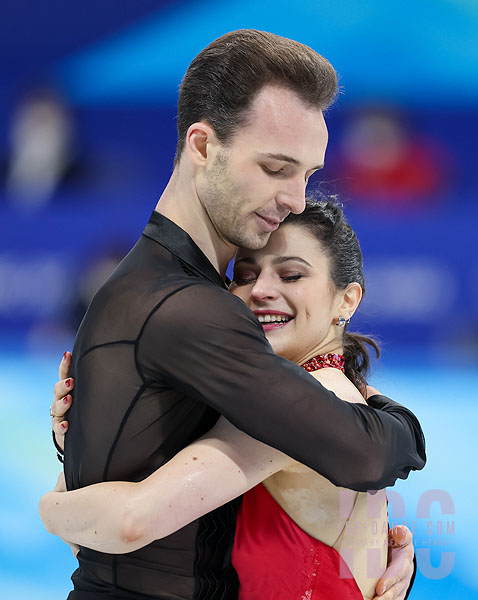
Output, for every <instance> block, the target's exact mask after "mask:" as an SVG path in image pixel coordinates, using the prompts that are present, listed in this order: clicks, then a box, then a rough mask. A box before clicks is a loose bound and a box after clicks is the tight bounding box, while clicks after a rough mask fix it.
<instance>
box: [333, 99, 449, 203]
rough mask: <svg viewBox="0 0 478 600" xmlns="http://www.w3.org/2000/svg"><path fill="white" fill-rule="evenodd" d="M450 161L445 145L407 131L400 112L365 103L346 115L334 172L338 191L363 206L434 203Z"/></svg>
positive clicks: (447, 173) (446, 181)
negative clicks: (365, 105)
mask: <svg viewBox="0 0 478 600" xmlns="http://www.w3.org/2000/svg"><path fill="white" fill-rule="evenodd" d="M450 165H451V161H450V157H449V156H447V153H446V152H445V151H444V150H443V148H442V147H441V146H439V145H437V143H436V142H433V141H432V140H428V139H426V137H425V136H423V135H421V136H420V135H418V134H417V133H416V132H411V131H410V129H409V127H408V126H407V123H406V120H405V118H404V116H403V115H401V114H400V113H399V112H398V111H396V110H392V109H391V108H390V109H388V108H385V107H381V108H378V107H366V108H362V109H361V110H359V111H357V112H355V113H353V114H352V115H350V116H349V118H348V119H347V121H346V124H345V128H344V131H343V132H342V136H341V139H340V145H339V154H338V156H337V157H336V165H335V168H333V171H335V173H334V175H335V177H336V178H337V179H338V182H337V187H338V188H339V189H340V191H341V192H342V193H346V194H349V195H351V196H353V197H354V198H358V199H360V204H361V206H364V207H367V206H370V207H381V208H384V209H392V210H393V209H396V210H400V209H402V208H405V207H407V208H408V207H415V208H419V207H420V206H429V205H430V204H433V203H435V202H436V201H437V195H438V196H439V195H442V194H443V192H444V190H445V189H446V187H447V185H448V184H449V180H450V177H451V172H450V171H451V167H450Z"/></svg>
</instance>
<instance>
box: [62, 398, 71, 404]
mask: <svg viewBox="0 0 478 600" xmlns="http://www.w3.org/2000/svg"><path fill="white" fill-rule="evenodd" d="M69 401H70V397H69V396H65V397H64V398H63V404H68V402H69Z"/></svg>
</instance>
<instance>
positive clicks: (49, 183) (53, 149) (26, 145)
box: [5, 88, 78, 207]
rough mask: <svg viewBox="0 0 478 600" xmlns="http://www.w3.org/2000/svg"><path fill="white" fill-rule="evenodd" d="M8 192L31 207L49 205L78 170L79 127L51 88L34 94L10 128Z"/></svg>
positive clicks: (18, 112) (19, 108)
mask: <svg viewBox="0 0 478 600" xmlns="http://www.w3.org/2000/svg"><path fill="white" fill-rule="evenodd" d="M9 142H10V148H9V159H8V165H7V173H6V182H5V187H6V193H7V196H8V197H9V198H10V200H11V202H13V203H16V204H20V205H25V206H29V207H35V206H41V205H43V204H46V203H48V202H49V201H50V200H51V198H52V196H53V194H54V192H55V191H56V189H57V188H58V187H59V186H60V185H61V184H62V182H64V181H65V180H67V179H68V178H70V177H72V176H73V172H74V171H75V169H76V168H77V166H78V165H77V163H76V159H77V157H76V151H75V127H74V123H73V119H72V116H71V113H70V111H69V109H68V108H67V106H66V104H65V103H64V102H63V100H62V99H61V98H60V96H59V94H57V93H56V92H54V91H53V90H52V89H49V88H37V89H34V90H32V91H30V92H29V93H28V94H27V95H26V96H25V97H24V98H23V100H22V101H21V102H20V104H19V106H18V107H17V108H16V110H15V112H14V114H13V117H12V121H11V125H10V140H9Z"/></svg>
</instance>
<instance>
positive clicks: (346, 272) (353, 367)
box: [282, 194, 380, 393]
mask: <svg viewBox="0 0 478 600" xmlns="http://www.w3.org/2000/svg"><path fill="white" fill-rule="evenodd" d="M321 195H322V194H321ZM288 224H290V225H299V226H301V227H304V228H306V229H307V230H308V231H309V232H310V233H311V234H312V235H313V236H314V237H315V238H316V239H317V241H318V242H319V244H320V246H321V248H322V249H323V251H324V252H325V253H326V255H327V257H328V259H329V274H330V279H331V281H332V283H333V284H334V286H335V288H336V289H338V290H344V289H345V288H346V287H347V286H348V285H349V283H352V282H354V281H355V282H357V283H358V284H359V285H360V287H361V288H362V292H363V294H365V281H364V275H363V260H362V251H361V249H360V244H359V241H358V239H357V236H356V235H355V231H354V230H353V229H352V227H351V226H350V224H349V223H348V222H347V219H346V218H345V215H344V213H343V210H342V208H341V207H340V206H339V205H338V204H337V202H336V201H335V199H333V198H328V199H324V200H320V201H318V200H317V199H314V198H311V197H309V198H307V201H306V206H305V210H304V212H302V213H300V214H293V213H290V214H289V216H288V217H287V218H286V219H285V220H284V223H283V225H282V226H284V225H288ZM367 345H368V346H371V347H372V348H373V350H374V351H375V353H376V355H377V358H378V357H379V356H380V350H379V347H378V345H377V342H376V341H375V340H373V339H372V338H370V337H366V336H364V335H360V334H359V333H351V332H349V331H347V325H346V326H345V331H344V337H343V347H344V356H345V374H346V375H347V377H348V378H349V379H350V380H351V381H352V382H353V383H354V384H355V386H356V387H357V388H359V389H360V391H361V392H362V393H364V391H365V385H366V384H367V380H366V377H367V375H368V372H369V369H370V357H369V354H368V350H367Z"/></svg>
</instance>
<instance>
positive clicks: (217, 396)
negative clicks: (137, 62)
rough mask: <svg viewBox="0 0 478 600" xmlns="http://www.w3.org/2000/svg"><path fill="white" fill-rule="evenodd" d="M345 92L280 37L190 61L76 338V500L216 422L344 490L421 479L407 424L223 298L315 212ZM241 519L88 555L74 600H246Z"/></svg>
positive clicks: (222, 44)
mask: <svg viewBox="0 0 478 600" xmlns="http://www.w3.org/2000/svg"><path fill="white" fill-rule="evenodd" d="M336 89H337V83H336V75H335V72H334V70H333V68H332V67H331V65H330V64H329V63H328V62H327V61H326V60H325V59H324V58H323V57H321V56H319V55H318V54H316V53H315V52H314V51H313V50H311V49H310V48H308V47H306V46H303V45H301V44H299V43H297V42H294V41H292V40H287V39H285V38H280V37H278V36H275V35H272V34H269V33H264V32H257V31H253V30H242V31H237V32H232V33H229V34H227V35H225V36H223V37H222V38H219V39H218V40H216V41H214V42H213V43H212V44H210V45H209V46H208V47H207V48H206V49H205V50H203V51H202V52H201V53H200V54H199V55H198V56H197V57H196V58H195V59H194V60H193V62H192V63H191V65H190V67H189V69H188V71H187V73H186V75H185V77H184V79H183V82H182V85H181V91H180V96H179V105H178V134H179V139H178V148H177V153H176V158H175V166H174V171H173V174H172V176H171V179H170V181H169V183H168V185H167V187H166V189H165V190H164V192H163V194H162V196H161V198H160V200H159V202H158V205H157V206H156V210H155V212H154V213H153V215H152V217H151V220H150V222H149V223H148V225H147V226H146V228H145V230H144V233H143V236H142V238H141V239H140V240H139V241H138V243H137V244H136V246H135V247H134V248H133V250H132V251H131V252H130V253H129V254H128V256H127V257H125V259H124V260H123V261H122V263H121V264H120V265H119V267H118V269H117V270H116V271H115V273H114V274H113V275H112V277H111V278H110V279H109V280H108V282H107V283H106V284H105V285H104V286H103V287H102V288H101V289H100V290H99V292H98V293H97V295H96V296H95V298H94V299H93V301H92V303H91V305H90V307H89V309H88V312H87V314H86V316H85V318H84V320H83V322H82V325H81V326H80V329H79V331H78V336H77V339H76V342H75V347H74V350H73V364H72V375H73V376H74V377H75V380H76V387H75V402H74V403H73V405H72V408H71V410H70V412H69V420H70V427H69V432H68V435H67V436H66V448H65V450H66V451H65V476H66V482H67V486H68V489H76V488H79V487H83V486H85V485H89V484H91V483H96V482H99V481H106V480H129V481H139V480H142V479H144V478H145V477H146V476H148V475H149V474H151V473H152V472H153V471H155V470H156V469H158V468H159V467H160V466H161V465H162V464H164V463H165V462H167V461H168V460H169V459H170V458H171V457H173V456H174V455H175V454H177V453H178V452H179V451H180V450H181V449H182V448H184V447H185V446H186V445H187V444H188V443H190V442H191V441H193V440H195V439H197V438H198V437H199V436H201V435H202V434H204V433H205V432H206V431H208V430H209V429H210V428H211V427H212V426H213V424H214V423H215V422H216V421H217V419H218V416H219V413H222V414H223V415H224V416H225V417H226V418H227V419H229V420H230V421H231V422H232V423H233V424H234V425H236V427H238V428H239V429H241V430H243V431H244V432H246V433H248V434H249V435H251V436H252V437H253V438H256V440H260V441H261V442H265V443H266V444H269V445H270V446H273V447H275V448H277V449H278V450H280V451H282V452H284V453H286V454H288V455H289V456H292V457H293V458H295V459H297V460H299V461H300V462H302V463H304V464H306V465H308V466H310V467H311V468H313V469H315V470H317V471H318V472H319V473H321V474H322V475H325V476H326V477H327V478H329V479H330V480H331V481H333V482H334V483H336V484H337V485H340V486H344V487H351V488H354V489H357V490H366V489H376V488H378V487H384V486H386V485H390V484H393V482H394V481H395V480H396V478H397V477H406V476H407V475H408V473H409V471H410V469H418V468H422V467H423V465H424V461H425V453H424V445H423V437H422V434H421V429H420V426H419V424H418V422H417V421H416V419H415V417H414V416H413V415H412V414H411V413H410V412H409V411H408V410H407V409H405V408H403V407H401V406H399V405H396V404H395V403H393V402H392V401H389V400H388V399H385V398H383V397H379V396H376V397H375V399H372V402H373V403H374V404H375V406H376V407H377V408H380V410H374V409H372V408H370V407H368V406H362V405H351V404H348V403H345V402H342V401H341V400H339V399H337V398H336V397H335V396H334V394H332V393H331V392H329V391H327V390H326V389H325V388H323V387H322V386H320V384H318V383H317V382H315V381H314V380H313V378H311V377H310V376H309V375H308V374H307V373H305V371H303V369H301V368H300V367H298V366H296V365H293V364H291V363H289V362H288V361H286V360H284V359H281V358H280V357H278V356H276V355H274V354H273V353H272V351H271V348H270V346H269V345H268V343H267V340H266V338H265V336H264V334H263V331H262V328H261V327H260V326H259V324H258V322H257V321H256V319H255V317H254V315H253V314H252V313H251V312H250V311H249V310H248V309H247V308H246V307H245V305H244V304H243V303H242V302H241V301H240V300H238V299H237V298H234V297H233V296H232V295H230V294H228V293H227V291H226V288H225V284H224V279H225V273H226V268H227V265H228V263H229V261H230V260H231V258H232V257H233V255H234V253H235V250H236V247H237V246H239V245H240V246H245V247H248V248H261V247H263V246H264V245H265V244H266V242H267V240H268V237H269V235H270V233H271V232H272V231H274V230H275V229H277V227H278V226H279V224H280V222H281V221H282V220H283V219H284V218H285V217H286V216H287V214H288V213H289V212H297V213H298V212H301V211H302V210H303V209H304V206H305V188H306V184H307V180H308V178H309V177H310V175H311V174H312V173H314V172H315V171H316V170H318V169H320V168H321V167H322V165H323V163H324V155H325V149H326V145H327V129H326V126H325V122H324V118H323V110H325V109H326V108H327V107H328V106H329V105H330V103H331V102H332V101H333V99H334V96H335V93H336ZM56 407H57V404H55V406H54V407H53V411H54V414H60V413H59V412H57V409H56ZM251 443H253V442H251ZM257 443H260V442H257ZM234 519H235V505H231V504H229V505H225V506H223V507H221V508H220V509H217V510H216V511H214V512H213V513H210V514H209V515H206V516H205V517H202V518H201V519H198V520H197V521H195V522H193V523H191V524H190V525H188V526H186V527H184V528H182V529H181V530H180V531H177V532H176V533H174V534H173V535H170V536H168V537H166V538H164V539H162V540H158V541H156V542H154V543H153V544H151V545H150V546H147V547H145V548H142V549H140V550H138V551H136V552H134V553H130V554H123V555H109V554H103V553H100V552H97V551H93V550H89V549H87V548H82V549H81V551H80V554H79V562H80V569H79V570H77V571H76V572H75V574H74V575H73V577H72V579H73V582H74V584H75V591H73V592H72V593H71V594H70V596H69V598H70V600H81V599H100V598H103V597H105V595H107V596H108V597H109V598H132V599H138V600H139V599H141V598H142V599H144V598H169V599H172V598H181V599H194V600H201V599H204V600H213V599H215V598H223V599H227V598H235V597H236V596H237V581H236V579H235V577H234V573H233V572H232V569H231V567H230V562H229V557H230V550H231V546H232V540H233V536H234Z"/></svg>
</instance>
